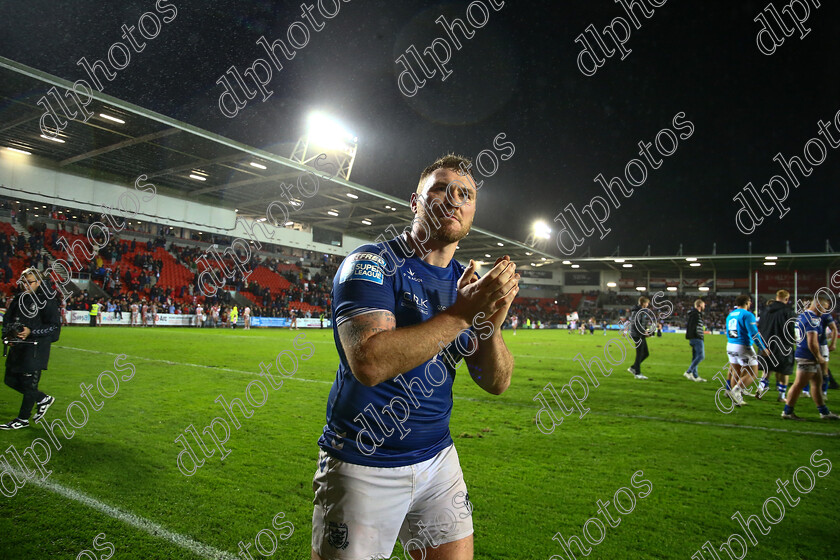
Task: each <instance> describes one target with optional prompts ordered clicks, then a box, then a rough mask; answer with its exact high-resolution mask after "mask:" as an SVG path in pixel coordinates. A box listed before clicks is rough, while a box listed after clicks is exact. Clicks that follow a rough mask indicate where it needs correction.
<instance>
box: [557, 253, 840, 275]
mask: <svg viewBox="0 0 840 560" xmlns="http://www.w3.org/2000/svg"><path fill="white" fill-rule="evenodd" d="M768 257H769V259H768ZM566 260H568V261H569V262H571V263H573V264H576V265H579V267H580V268H579V270H584V271H588V270H593V271H594V270H618V271H622V272H624V273H626V276H632V275H634V274H638V273H639V272H641V273H644V274H647V273H650V274H652V275H657V276H672V275H674V274H679V273H680V271H682V272H684V273H689V274H690V275H692V276H698V275H709V274H711V273H715V274H719V275H720V274H723V275H728V276H733V275H737V276H743V275H745V274H747V273H748V271H750V270H752V271H757V270H758V271H773V270H776V271H780V270H783V271H794V270H837V269H838V268H840V254H838V253H834V252H825V253H800V254H788V253H778V254H772V255H771V254H769V253H761V254H744V255H685V256H673V257H651V256H638V257H631V256H624V257H598V258H574V257H570V258H569V259H566ZM765 262H770V263H775V264H773V265H765V264H764V263H765ZM627 264H630V265H632V268H629V267H628V268H625V267H624V265H627ZM692 264H695V265H696V264H699V266H691V265H692ZM563 268H569V266H564V267H563Z"/></svg>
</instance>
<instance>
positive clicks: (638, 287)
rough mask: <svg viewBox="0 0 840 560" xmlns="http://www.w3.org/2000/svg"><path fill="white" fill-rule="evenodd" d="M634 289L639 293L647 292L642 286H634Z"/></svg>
mask: <svg viewBox="0 0 840 560" xmlns="http://www.w3.org/2000/svg"><path fill="white" fill-rule="evenodd" d="M636 289H637V290H639V291H640V292H644V291H645V290H647V288H645V287H644V286H636Z"/></svg>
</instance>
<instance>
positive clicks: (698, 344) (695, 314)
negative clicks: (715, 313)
mask: <svg viewBox="0 0 840 560" xmlns="http://www.w3.org/2000/svg"><path fill="white" fill-rule="evenodd" d="M704 309H706V302H705V301H703V300H702V299H697V300H694V307H692V308H691V310H690V311H689V312H688V322H687V323H686V325H685V338H686V339H688V343H689V344H690V345H691V365H689V366H688V369H687V370H686V371H685V373H684V374H683V376H684V377H685V378H686V379H689V380H691V381H697V382H702V381H706V380H705V379H703V378H702V377H700V375H699V374H698V373H697V366H698V365H699V364H700V362H702V361H703V360H704V359H705V358H706V346H705V344H706V343H705V341H704V340H703V333H704V332H705V331H706V323H705V322H703V310H704Z"/></svg>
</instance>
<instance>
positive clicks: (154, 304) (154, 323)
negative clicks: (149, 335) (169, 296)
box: [152, 301, 158, 327]
mask: <svg viewBox="0 0 840 560" xmlns="http://www.w3.org/2000/svg"><path fill="white" fill-rule="evenodd" d="M157 322H158V312H157V302H156V301H153V302H152V326H153V327H156V326H157Z"/></svg>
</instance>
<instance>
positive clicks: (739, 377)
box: [724, 294, 770, 406]
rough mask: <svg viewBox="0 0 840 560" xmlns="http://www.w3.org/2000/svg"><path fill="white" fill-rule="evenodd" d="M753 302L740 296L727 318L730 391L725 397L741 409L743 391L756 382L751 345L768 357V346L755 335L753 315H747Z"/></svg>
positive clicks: (754, 356)
mask: <svg viewBox="0 0 840 560" xmlns="http://www.w3.org/2000/svg"><path fill="white" fill-rule="evenodd" d="M751 306H752V298H750V296H748V295H746V294H742V295H740V296H738V297H737V298H735V309H733V310H732V311H730V312H729V315H727V316H726V321H725V323H724V324H725V325H726V353H727V354H728V355H729V379H727V384H728V385H729V388H728V389H727V391H726V396H728V397H729V398H730V399H732V402H734V403H735V405H736V406H744V404H745V403H744V397H743V396H742V393H743V392H744V389H746V388H747V387H749V386H750V383H752V382H753V380H755V379H757V378H758V355H757V354H756V352H755V350H754V349H753V347H752V345H753V344H755V345H756V346H758V347H759V349H761V351H762V352H763V353H764V355H765V356H769V355H770V351H769V350H768V349H767V345H766V344H765V343H764V340H762V338H761V336H759V334H758V326H757V325H756V319H755V315H753V313H752V311H750V307H751Z"/></svg>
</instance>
